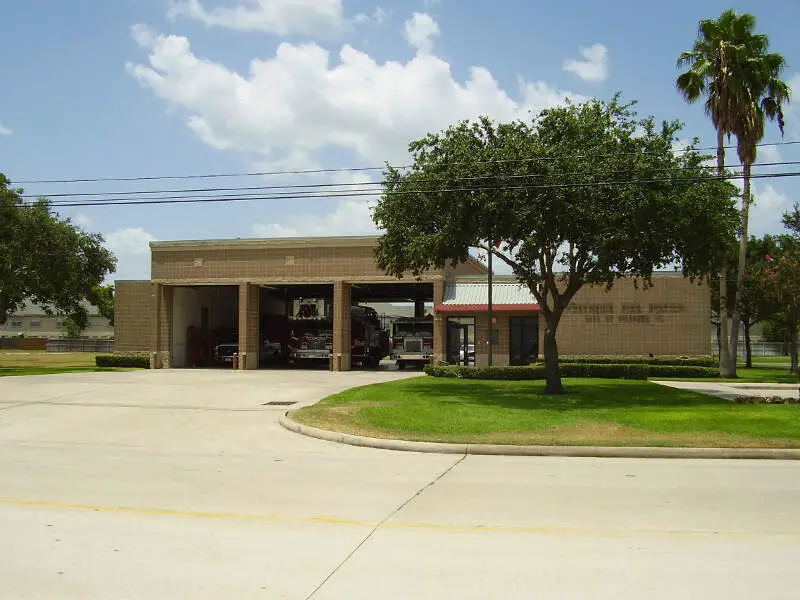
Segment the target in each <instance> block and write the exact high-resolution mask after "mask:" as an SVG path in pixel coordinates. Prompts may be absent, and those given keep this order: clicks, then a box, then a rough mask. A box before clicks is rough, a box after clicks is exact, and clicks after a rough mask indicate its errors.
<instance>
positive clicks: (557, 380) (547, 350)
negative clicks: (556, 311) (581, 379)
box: [544, 315, 565, 396]
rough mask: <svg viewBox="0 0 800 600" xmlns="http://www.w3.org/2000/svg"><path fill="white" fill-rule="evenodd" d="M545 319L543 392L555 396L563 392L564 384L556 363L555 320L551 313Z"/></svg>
mask: <svg viewBox="0 0 800 600" xmlns="http://www.w3.org/2000/svg"><path fill="white" fill-rule="evenodd" d="M546 321H547V326H546V328H545V330H544V374H545V387H544V393H545V394H551V395H554V396H555V395H561V394H564V393H565V391H564V385H563V384H562V383H561V369H560V367H559V365H558V343H557V342H556V323H557V320H556V319H555V318H554V317H553V316H552V315H551V316H550V317H546Z"/></svg>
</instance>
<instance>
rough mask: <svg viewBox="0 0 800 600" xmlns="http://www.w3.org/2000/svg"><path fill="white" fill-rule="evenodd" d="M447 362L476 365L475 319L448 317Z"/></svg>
mask: <svg viewBox="0 0 800 600" xmlns="http://www.w3.org/2000/svg"><path fill="white" fill-rule="evenodd" d="M447 362H448V363H449V364H451V365H464V366H468V367H469V366H475V319H474V318H473V317H450V318H448V319H447Z"/></svg>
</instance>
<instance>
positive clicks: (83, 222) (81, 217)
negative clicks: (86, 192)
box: [72, 213, 92, 229]
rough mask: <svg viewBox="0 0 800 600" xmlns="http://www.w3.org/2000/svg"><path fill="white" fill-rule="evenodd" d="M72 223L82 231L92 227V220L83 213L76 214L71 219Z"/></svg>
mask: <svg viewBox="0 0 800 600" xmlns="http://www.w3.org/2000/svg"><path fill="white" fill-rule="evenodd" d="M72 222H73V223H75V224H76V225H77V226H78V227H80V228H82V229H89V227H91V225H92V219H91V218H90V217H89V216H88V215H86V214H84V213H78V214H76V215H75V216H74V217H72Z"/></svg>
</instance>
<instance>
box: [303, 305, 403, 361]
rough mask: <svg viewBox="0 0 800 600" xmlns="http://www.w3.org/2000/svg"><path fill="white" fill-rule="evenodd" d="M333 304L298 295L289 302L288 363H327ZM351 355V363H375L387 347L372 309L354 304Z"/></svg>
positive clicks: (351, 324) (329, 349) (331, 349)
mask: <svg viewBox="0 0 800 600" xmlns="http://www.w3.org/2000/svg"><path fill="white" fill-rule="evenodd" d="M332 314H333V303H332V302H331V301H330V300H327V299H324V298H298V299H295V300H293V301H292V302H291V308H290V315H289V321H288V327H289V343H288V353H289V362H290V363H292V364H295V365H302V364H311V363H314V362H323V361H324V362H327V361H329V360H330V357H331V354H332V353H333V316H332ZM350 333H351V341H350V346H351V350H350V356H351V364H352V365H353V366H364V367H370V366H377V365H378V362H379V361H380V359H381V358H382V356H384V355H385V354H386V353H388V352H387V350H388V348H387V346H388V338H387V337H386V335H385V333H384V332H382V330H381V324H380V320H379V319H378V317H377V314H376V313H375V311H374V309H372V308H369V307H366V306H353V307H352V310H351V322H350Z"/></svg>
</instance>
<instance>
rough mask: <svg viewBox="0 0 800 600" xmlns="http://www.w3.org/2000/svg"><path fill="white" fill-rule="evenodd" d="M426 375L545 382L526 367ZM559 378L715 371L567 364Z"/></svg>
mask: <svg viewBox="0 0 800 600" xmlns="http://www.w3.org/2000/svg"><path fill="white" fill-rule="evenodd" d="M425 373H427V374H428V375H431V376H432V377H448V378H457V379H493V380H505V381H522V380H533V379H544V378H545V368H544V365H532V366H529V367H462V366H438V365H427V366H426V367H425ZM561 376H562V377H588V378H594V379H639V380H644V379H647V378H648V377H686V378H692V379H694V378H713V377H718V376H719V372H718V371H717V369H714V368H711V367H693V366H679V365H637V364H629V365H613V364H585V363H567V364H563V365H561Z"/></svg>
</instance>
